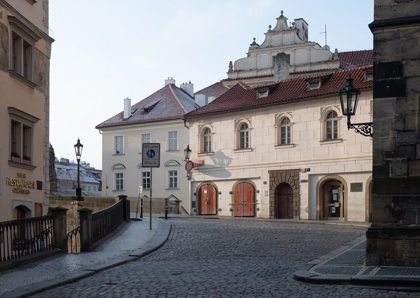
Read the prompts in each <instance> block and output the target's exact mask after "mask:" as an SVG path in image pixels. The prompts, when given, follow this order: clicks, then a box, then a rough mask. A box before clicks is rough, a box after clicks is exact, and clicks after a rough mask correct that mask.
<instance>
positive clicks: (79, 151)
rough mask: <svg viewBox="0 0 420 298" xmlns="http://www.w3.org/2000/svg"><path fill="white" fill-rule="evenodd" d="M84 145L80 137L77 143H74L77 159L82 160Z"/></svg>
mask: <svg viewBox="0 0 420 298" xmlns="http://www.w3.org/2000/svg"><path fill="white" fill-rule="evenodd" d="M82 151H83V145H82V143H80V139H77V143H76V144H75V145H74V153H75V154H76V158H77V160H80V157H81V156H82Z"/></svg>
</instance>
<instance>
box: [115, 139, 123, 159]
mask: <svg viewBox="0 0 420 298" xmlns="http://www.w3.org/2000/svg"><path fill="white" fill-rule="evenodd" d="M118 140H121V142H118ZM114 154H116V155H121V154H124V136H122V135H118V136H114Z"/></svg>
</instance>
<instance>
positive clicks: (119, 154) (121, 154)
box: [112, 153, 125, 156]
mask: <svg viewBox="0 0 420 298" xmlns="http://www.w3.org/2000/svg"><path fill="white" fill-rule="evenodd" d="M124 155H125V154H124V153H114V154H112V156H124Z"/></svg>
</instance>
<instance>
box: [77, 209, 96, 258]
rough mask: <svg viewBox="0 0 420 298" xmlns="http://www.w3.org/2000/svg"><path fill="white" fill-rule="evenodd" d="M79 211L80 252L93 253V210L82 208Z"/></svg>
mask: <svg viewBox="0 0 420 298" xmlns="http://www.w3.org/2000/svg"><path fill="white" fill-rule="evenodd" d="M77 211H78V212H79V218H80V251H81V252H87V251H91V250H92V246H93V233H92V209H89V208H81V209H79V210H77Z"/></svg>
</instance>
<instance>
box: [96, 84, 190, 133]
mask: <svg viewBox="0 0 420 298" xmlns="http://www.w3.org/2000/svg"><path fill="white" fill-rule="evenodd" d="M121 103H122V101H121ZM197 107H198V105H196V103H195V102H194V98H192V97H191V96H190V95H189V94H188V93H187V92H185V91H184V90H182V89H181V88H178V87H176V86H175V85H173V84H169V85H166V86H164V87H163V88H161V89H159V90H158V91H156V92H155V93H153V94H152V95H150V96H148V97H146V98H145V99H143V100H141V101H139V102H138V103H136V104H134V105H133V106H132V107H131V113H132V114H131V116H130V117H129V118H127V119H124V118H123V117H124V112H120V113H118V114H117V115H115V116H113V117H111V118H109V119H108V120H106V121H104V122H102V123H101V124H99V125H97V126H96V128H97V129H102V128H107V127H115V126H123V125H132V124H140V123H147V122H156V121H166V120H174V119H183V116H184V114H185V113H188V112H190V111H192V110H194V109H196V108H197Z"/></svg>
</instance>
